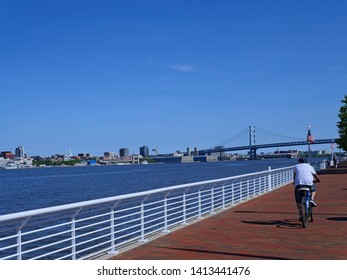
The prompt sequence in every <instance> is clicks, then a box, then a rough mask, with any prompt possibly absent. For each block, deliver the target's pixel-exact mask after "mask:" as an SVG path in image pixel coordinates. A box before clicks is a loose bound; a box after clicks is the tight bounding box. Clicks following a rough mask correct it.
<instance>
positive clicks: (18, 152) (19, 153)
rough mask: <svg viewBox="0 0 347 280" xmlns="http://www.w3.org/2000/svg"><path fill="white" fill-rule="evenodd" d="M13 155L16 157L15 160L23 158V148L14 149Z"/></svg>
mask: <svg viewBox="0 0 347 280" xmlns="http://www.w3.org/2000/svg"><path fill="white" fill-rule="evenodd" d="M15 155H16V158H24V148H23V146H19V147H18V148H16V150H15Z"/></svg>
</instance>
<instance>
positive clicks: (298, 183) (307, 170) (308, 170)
mask: <svg viewBox="0 0 347 280" xmlns="http://www.w3.org/2000/svg"><path fill="white" fill-rule="evenodd" d="M298 162H299V163H298V164H297V165H295V167H294V186H295V190H294V195H295V201H296V206H297V208H298V210H299V207H300V203H301V193H300V192H299V191H298V189H299V188H300V187H302V186H308V187H310V189H311V201H310V203H311V205H312V207H316V206H317V204H316V203H315V202H314V197H315V195H316V190H317V188H316V185H315V184H314V182H320V179H319V177H318V175H317V173H316V171H315V170H314V168H313V167H312V166H311V165H310V164H308V163H306V162H305V159H303V158H299V160H298ZM314 179H315V181H314Z"/></svg>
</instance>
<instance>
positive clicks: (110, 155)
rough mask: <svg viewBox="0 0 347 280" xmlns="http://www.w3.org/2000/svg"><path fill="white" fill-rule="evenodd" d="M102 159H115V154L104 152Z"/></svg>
mask: <svg viewBox="0 0 347 280" xmlns="http://www.w3.org/2000/svg"><path fill="white" fill-rule="evenodd" d="M104 157H105V158H115V157H116V153H115V152H105V153H104Z"/></svg>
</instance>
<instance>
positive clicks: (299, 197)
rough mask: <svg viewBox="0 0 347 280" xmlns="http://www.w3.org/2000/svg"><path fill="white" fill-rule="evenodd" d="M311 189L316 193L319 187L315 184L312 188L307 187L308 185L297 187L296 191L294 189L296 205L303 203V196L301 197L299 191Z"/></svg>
mask: <svg viewBox="0 0 347 280" xmlns="http://www.w3.org/2000/svg"><path fill="white" fill-rule="evenodd" d="M305 187H306V188H310V190H311V192H315V191H316V190H317V187H316V185H315V184H313V185H312V186H307V185H297V186H295V189H294V196H295V201H296V203H298V204H300V203H301V198H302V195H301V192H299V191H298V190H299V189H300V188H305Z"/></svg>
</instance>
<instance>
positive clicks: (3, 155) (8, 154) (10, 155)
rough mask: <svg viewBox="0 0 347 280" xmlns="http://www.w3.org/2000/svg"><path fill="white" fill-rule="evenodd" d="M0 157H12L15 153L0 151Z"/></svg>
mask: <svg viewBox="0 0 347 280" xmlns="http://www.w3.org/2000/svg"><path fill="white" fill-rule="evenodd" d="M0 157H3V158H4V159H14V158H15V155H14V154H13V153H12V152H11V151H4V152H1V153H0Z"/></svg>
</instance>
